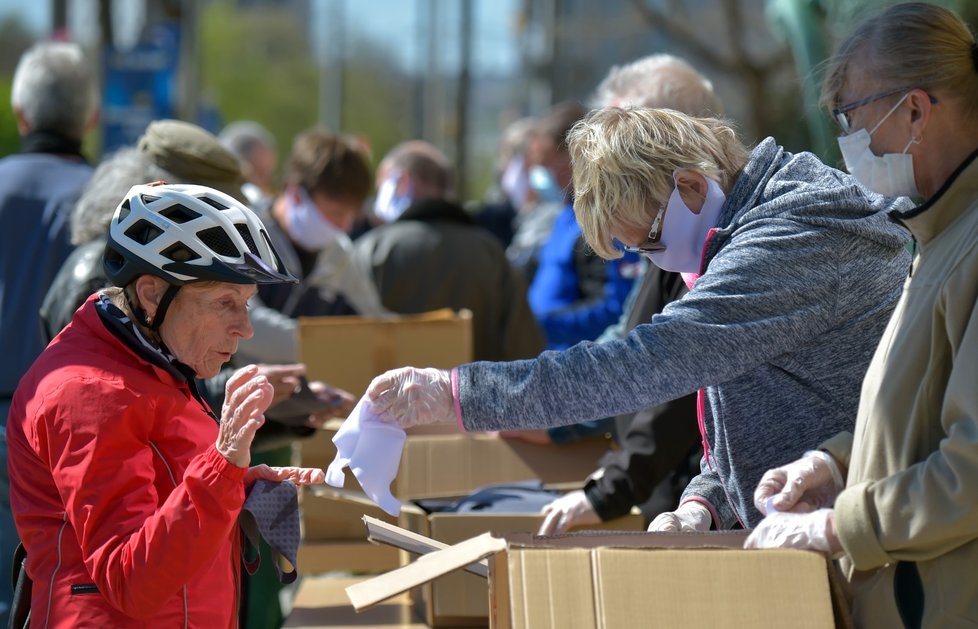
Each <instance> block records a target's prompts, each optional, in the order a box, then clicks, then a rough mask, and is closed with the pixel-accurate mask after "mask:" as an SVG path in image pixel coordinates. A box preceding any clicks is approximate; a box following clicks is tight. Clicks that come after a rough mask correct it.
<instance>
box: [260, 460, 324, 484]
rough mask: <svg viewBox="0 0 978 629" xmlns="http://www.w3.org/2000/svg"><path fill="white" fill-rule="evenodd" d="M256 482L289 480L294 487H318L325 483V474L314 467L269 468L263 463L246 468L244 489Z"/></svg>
mask: <svg viewBox="0 0 978 629" xmlns="http://www.w3.org/2000/svg"><path fill="white" fill-rule="evenodd" d="M256 480H270V481H274V482H281V481H283V480H290V481H292V482H293V483H295V484H296V485H319V484H322V483H325V482H326V473H325V472H323V470H321V469H319V468H315V467H269V466H268V465H265V464H264V463H263V464H261V465H256V466H254V467H251V468H248V473H247V474H245V487H250V486H251V485H252V484H253V483H254V482H255V481H256Z"/></svg>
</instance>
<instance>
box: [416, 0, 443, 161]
mask: <svg viewBox="0 0 978 629" xmlns="http://www.w3.org/2000/svg"><path fill="white" fill-rule="evenodd" d="M427 5H428V11H427V18H428V62H427V63H426V64H425V66H426V67H425V79H426V80H425V89H424V134H423V135H422V136H421V137H422V139H424V140H427V141H429V142H431V143H432V144H435V145H440V144H441V137H442V127H441V124H440V122H441V117H442V116H441V114H442V108H441V97H442V77H441V72H442V67H441V64H440V63H439V62H438V61H439V59H438V44H439V41H438V40H439V37H438V0H427Z"/></svg>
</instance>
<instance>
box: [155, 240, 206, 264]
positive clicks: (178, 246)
mask: <svg viewBox="0 0 978 629" xmlns="http://www.w3.org/2000/svg"><path fill="white" fill-rule="evenodd" d="M160 255H162V256H164V257H166V258H169V259H170V260H173V261H174V262H190V261H191V260H197V259H199V258H200V256H199V255H197V253H196V252H194V251H192V250H190V249H188V248H187V247H186V246H185V245H184V244H182V243H179V242H178V243H174V244H172V245H170V246H169V247H167V248H166V249H164V250H163V251H161V252H160Z"/></svg>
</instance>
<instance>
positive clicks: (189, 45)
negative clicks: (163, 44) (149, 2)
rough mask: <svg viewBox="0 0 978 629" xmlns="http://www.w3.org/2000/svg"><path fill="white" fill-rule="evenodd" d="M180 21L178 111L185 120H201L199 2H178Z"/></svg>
mask: <svg viewBox="0 0 978 629" xmlns="http://www.w3.org/2000/svg"><path fill="white" fill-rule="evenodd" d="M176 6H177V11H178V14H177V16H176V19H177V20H179V23H180V31H181V33H180V65H179V70H178V72H179V77H180V92H179V102H178V104H177V111H178V112H179V115H180V117H181V118H182V119H184V120H189V121H191V122H193V123H197V122H198V120H199V113H200V112H199V111H198V109H199V101H198V95H199V94H200V58H199V55H198V50H199V43H200V29H199V28H198V19H197V17H198V16H197V12H198V9H197V2H195V0H181V1H180V2H178V3H176Z"/></svg>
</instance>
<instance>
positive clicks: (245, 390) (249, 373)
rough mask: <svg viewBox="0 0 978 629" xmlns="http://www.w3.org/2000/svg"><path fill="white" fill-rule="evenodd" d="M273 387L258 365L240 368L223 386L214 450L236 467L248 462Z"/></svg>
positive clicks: (272, 393)
mask: <svg viewBox="0 0 978 629" xmlns="http://www.w3.org/2000/svg"><path fill="white" fill-rule="evenodd" d="M273 397H274V389H273V388H272V385H271V384H270V383H269V382H268V379H267V378H266V377H265V376H263V375H261V374H260V373H259V371H258V367H256V366H255V365H249V366H247V367H244V368H242V369H239V370H238V371H236V372H235V373H234V375H233V376H231V378H230V379H229V380H228V382H227V385H226V386H225V394H224V406H223V407H222V409H221V424H220V428H219V429H218V432H217V444H216V446H217V451H218V452H220V453H221V456H223V457H224V458H225V459H227V460H228V461H229V462H231V464H232V465H235V466H237V467H248V464H249V463H251V442H252V441H253V440H254V438H255V432H257V431H258V428H260V427H261V425H262V424H263V423H265V416H264V415H263V413H264V412H265V410H266V409H267V408H268V407H269V405H270V404H271V403H272V398H273Z"/></svg>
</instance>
